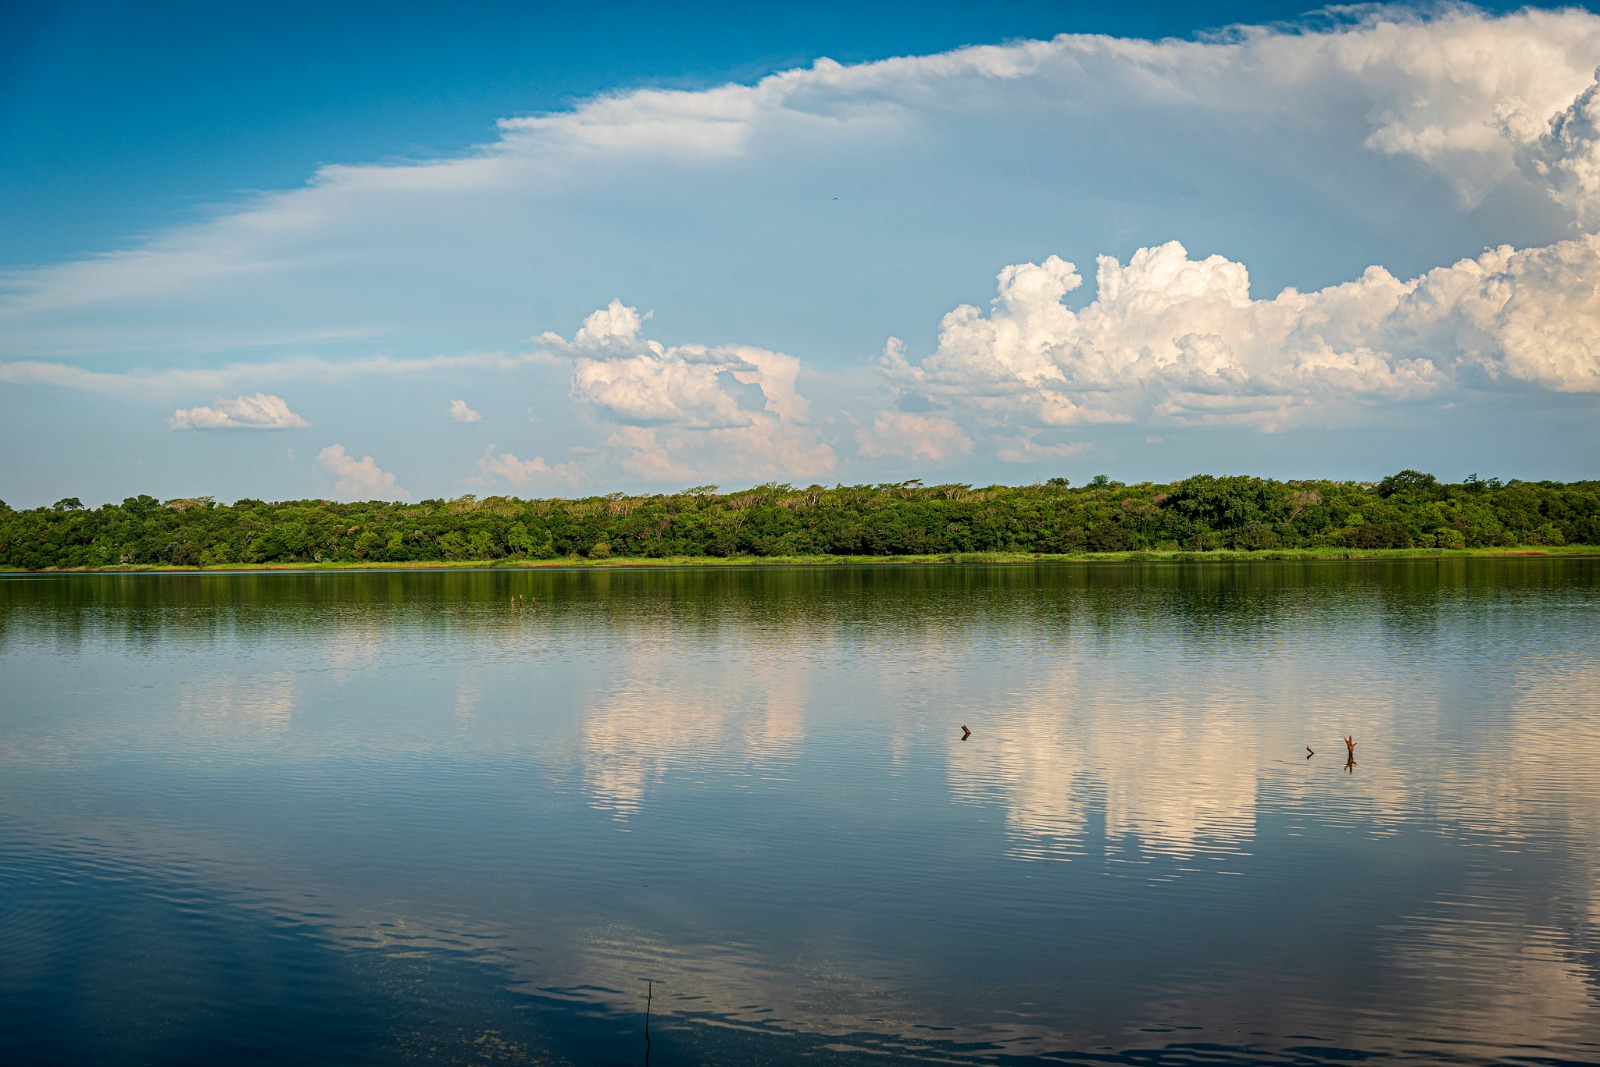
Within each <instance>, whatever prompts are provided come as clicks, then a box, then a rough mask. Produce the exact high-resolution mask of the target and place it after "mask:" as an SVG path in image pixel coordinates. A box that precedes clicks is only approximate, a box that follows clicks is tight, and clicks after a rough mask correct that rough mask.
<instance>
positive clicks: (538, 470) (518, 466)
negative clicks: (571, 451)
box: [478, 445, 578, 491]
mask: <svg viewBox="0 0 1600 1067" xmlns="http://www.w3.org/2000/svg"><path fill="white" fill-rule="evenodd" d="M478 473H479V475H480V476H481V477H483V478H484V479H485V480H487V481H489V482H501V483H504V484H506V485H509V486H511V487H512V488H513V489H520V490H523V491H528V490H532V489H536V488H542V487H545V486H548V485H550V484H551V483H561V484H565V485H576V484H577V481H578V470H577V468H576V467H574V466H573V465H572V464H570V463H556V464H550V463H546V462H545V459H544V457H543V456H534V457H533V458H532V459H523V458H521V457H520V456H517V455H515V454H514V453H511V452H500V451H497V450H496V449H495V446H494V445H489V446H488V447H487V448H485V449H484V450H483V455H481V456H479V457H478Z"/></svg>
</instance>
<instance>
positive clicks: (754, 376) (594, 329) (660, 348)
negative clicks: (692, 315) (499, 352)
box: [538, 300, 835, 482]
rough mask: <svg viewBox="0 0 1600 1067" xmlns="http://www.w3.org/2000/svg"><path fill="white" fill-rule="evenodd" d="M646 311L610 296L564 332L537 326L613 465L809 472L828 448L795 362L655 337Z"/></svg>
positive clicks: (638, 470) (674, 474) (817, 472)
mask: <svg viewBox="0 0 1600 1067" xmlns="http://www.w3.org/2000/svg"><path fill="white" fill-rule="evenodd" d="M648 318H649V316H648V315H640V314H639V312H638V311H637V310H636V309H635V308H632V307H629V306H627V305H625V304H623V303H622V302H621V301H620V300H612V301H611V303H610V305H608V306H607V307H605V308H602V309H600V310H598V311H596V312H594V313H593V314H591V315H589V316H588V317H587V318H586V319H585V320H584V322H583V325H582V326H581V327H580V328H579V329H578V331H577V332H576V333H575V334H574V335H573V338H572V340H571V341H567V340H565V339H564V338H562V337H561V336H560V335H558V334H554V333H545V334H542V335H541V336H540V337H539V338H538V341H539V343H540V344H541V345H542V346H543V348H544V350H545V351H546V352H549V353H551V354H554V355H557V356H560V357H562V358H565V359H567V360H569V361H570V362H571V367H572V382H571V385H572V397H573V399H574V400H576V401H577V402H578V403H579V404H580V405H581V406H582V407H583V408H584V409H585V410H587V411H588V412H589V413H590V414H591V415H592V417H593V418H595V419H596V420H597V421H599V422H600V423H601V424H602V425H606V426H610V427H611V428H612V429H611V431H610V432H609V433H608V435H607V437H606V439H605V444H606V446H607V447H608V448H609V449H611V450H612V452H613V453H614V454H615V455H616V456H617V457H618V461H619V463H620V465H621V467H622V469H624V470H626V471H628V472H629V473H631V474H634V475H635V476H637V477H641V478H645V479H647V480H650V481H657V482H659V481H677V480H679V479H681V478H685V477H699V476H702V475H704V476H708V477H740V476H742V477H749V478H752V479H754V480H757V481H767V480H772V479H779V480H787V479H791V478H813V477H818V476H821V475H823V474H826V473H828V472H829V471H831V470H833V468H834V464H835V456H834V452H833V449H832V448H831V447H830V446H829V445H827V444H826V443H824V442H822V441H821V440H819V439H818V437H817V436H816V434H815V433H814V431H813V430H812V428H811V426H810V425H809V421H808V418H807V415H808V410H809V406H810V405H809V403H808V402H807V400H806V398H805V397H803V396H801V395H800V393H799V391H798V388H797V382H798V378H799V373H800V361H799V360H798V359H796V358H795V357H793V356H788V355H784V354H783V353H781V352H771V351H768V350H766V349H762V348H755V347H752V346H749V345H722V346H716V347H710V346H706V345H700V344H686V345H678V346H671V347H668V346H665V345H662V344H661V343H660V342H658V341H653V340H646V339H645V338H643V337H641V336H640V332H641V330H642V328H643V324H644V322H645V320H646V319H648Z"/></svg>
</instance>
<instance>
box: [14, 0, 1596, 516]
mask: <svg viewBox="0 0 1600 1067" xmlns="http://www.w3.org/2000/svg"><path fill="white" fill-rule="evenodd" d="M461 6H462V7H469V8H470V9H471V10H469V11H461V10H455V9H453V8H452V7H449V6H446V5H422V4H405V3H387V4H376V3H372V4H364V3H350V4H340V5H327V7H328V8H331V9H332V10H331V11H330V10H327V9H325V8H324V7H323V6H313V5H312V4H309V3H299V2H296V0H281V2H277V3H272V4H264V3H239V4H231V5H216V4H210V3H207V4H201V3H188V2H163V0H152V2H147V3H138V4H134V3H106V2H62V3H43V2H29V0H0V449H3V452H4V455H5V458H6V462H5V463H4V464H0V499H3V500H4V501H6V502H7V503H8V504H10V505H11V506H13V507H33V506H40V505H45V504H49V503H52V502H54V501H56V500H58V499H60V498H63V497H69V496H76V497H79V498H80V499H82V500H83V501H84V502H85V503H89V504H94V503H99V502H104V501H117V500H121V499H122V498H123V497H126V496H131V495H135V494H138V493H149V494H151V495H153V496H157V497H159V498H162V499H170V498H175V497H189V496H196V495H210V496H214V497H216V498H217V499H219V500H233V499H237V498H240V497H255V498H261V499H298V498H307V497H311V498H330V499H367V498H375V497H381V498H386V499H405V500H420V499H426V498H436V497H442V498H453V497H457V496H460V495H462V494H465V493H474V494H477V495H479V496H487V495H492V494H497V493H508V494H513V495H517V496H568V497H570V496H584V495H591V494H601V493H607V492H612V491H626V492H641V491H643V492H662V491H673V490H677V489H681V488H684V487H688V486H695V485H706V484H716V485H720V486H722V487H723V488H724V489H733V488H742V487H744V486H748V485H752V484H758V483H763V482H789V483H793V484H797V485H807V484H813V483H821V484H828V485H831V484H834V483H836V482H844V483H846V484H854V483H863V482H865V483H880V482H898V481H903V480H905V479H909V478H920V479H922V480H923V481H924V482H926V483H927V484H939V483H945V482H963V483H972V484H989V483H993V482H1000V483H1006V484H1019V483H1027V482H1033V481H1037V480H1041V479H1044V478H1049V477H1067V478H1069V479H1071V480H1072V481H1073V483H1074V484H1081V483H1083V482H1084V481H1087V480H1088V479H1089V478H1090V477H1092V476H1093V475H1095V474H1101V473H1104V474H1107V475H1109V476H1111V477H1112V478H1115V479H1118V480H1122V481H1129V482H1134V481H1143V480H1147V479H1148V480H1159V481H1165V480H1170V479H1176V478H1181V477H1184V476H1187V475H1189V474H1194V473H1201V472H1206V473H1218V474H1222V473H1247V474H1258V475H1264V476H1271V477H1278V478H1297V477H1329V478H1338V479H1359V480H1375V479H1377V478H1379V477H1381V476H1383V475H1384V474H1388V473H1393V472H1394V471H1397V470H1400V469H1403V468H1416V469H1422V470H1428V471H1432V472H1434V473H1436V474H1438V475H1439V476H1440V477H1442V478H1446V479H1449V480H1458V479H1460V478H1462V477H1464V476H1466V475H1468V474H1470V473H1478V474H1480V475H1482V476H1484V477H1490V476H1497V477H1502V478H1512V477H1518V478H1527V479H1542V478H1555V479H1576V478H1591V477H1595V476H1596V468H1597V464H1596V460H1597V458H1600V418H1597V417H1596V416H1597V415H1600V294H1597V289H1596V284H1597V281H1600V236H1597V231H1600V89H1597V88H1596V78H1597V74H1596V68H1597V67H1600V15H1597V14H1596V13H1595V12H1593V11H1590V10H1585V9H1584V8H1582V7H1575V6H1562V7H1557V6H1533V7H1528V8H1522V7H1516V6H1513V5H1485V6H1477V7H1467V6H1461V5H1428V6H1417V5H1362V6H1356V7H1348V6H1344V7H1335V8H1324V9H1312V8H1307V7H1304V6H1303V5H1297V4H1283V3H1270V2H1240V3H1232V4H1223V3H1216V4H1204V3H1191V4H1181V5H1179V4H1172V5H1164V4H1145V5H1108V4H1087V3H1072V2H1046V0H1018V2H1015V3H974V2H967V3H941V2H930V3H917V4H908V3H901V4H874V3H870V2H866V0H860V2H855V3H834V2H823V3H816V4H807V5H789V6H781V5H772V4H759V5H758V4H744V3H726V2H725V3H708V4H697V5H664V4H659V3H656V4H645V3H610V4H604V3H602V4H592V5H585V6H583V7H582V9H581V10H578V9H577V6H575V5H574V6H555V5H545V4H537V3H522V4H492V3H489V4H481V5H461ZM1595 6H1596V7H1600V4H1597V5H1595ZM1124 8H1131V10H1123V9H1124Z"/></svg>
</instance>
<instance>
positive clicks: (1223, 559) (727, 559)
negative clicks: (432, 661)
mask: <svg viewBox="0 0 1600 1067" xmlns="http://www.w3.org/2000/svg"><path fill="white" fill-rule="evenodd" d="M1536 556H1595V557H1600V546H1597V545H1562V546H1553V545H1551V546H1540V547H1524V548H1460V549H1447V548H1373V549H1355V548H1283V549H1264V550H1258V551H1244V550H1233V551H1228V550H1221V551H1215V552H1188V551H1176V552H1174V551H1159V550H1153V549H1151V550H1143V551H1136V552H1058V553H1049V552H961V553H943V554H930V555H919V556H670V557H664V558H628V557H621V556H617V557H610V558H607V559H583V558H579V557H572V558H570V559H539V560H506V559H501V560H454V561H448V562H439V561H433V562H411V563H231V564H219V565H215V566H209V567H175V566H171V565H151V564H125V565H121V566H113V567H50V568H45V569H43V570H37V571H20V570H15V569H4V568H0V574H128V573H146V572H155V573H190V574H192V573H197V572H205V573H227V572H229V571H251V572H260V571H436V570H475V569H483V568H489V567H493V568H499V569H502V570H504V569H513V570H548V569H552V568H584V569H591V568H598V569H626V568H639V567H834V566H874V567H896V566H908V565H923V566H925V565H930V564H945V565H951V564H955V565H959V564H963V563H984V564H995V563H1000V564H1021V563H1034V564H1037V563H1195V564H1210V563H1251V562H1265V561H1281V560H1393V559H1511V558H1525V557H1536Z"/></svg>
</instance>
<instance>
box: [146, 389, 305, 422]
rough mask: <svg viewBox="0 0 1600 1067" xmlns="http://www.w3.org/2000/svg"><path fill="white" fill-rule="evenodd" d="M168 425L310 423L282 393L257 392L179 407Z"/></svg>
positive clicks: (169, 418) (171, 416)
mask: <svg viewBox="0 0 1600 1067" xmlns="http://www.w3.org/2000/svg"><path fill="white" fill-rule="evenodd" d="M167 425H168V426H171V427H172V428H173V429H174V430H296V429H300V428H302V427H305V426H309V425H311V424H310V423H309V422H307V421H306V420H305V419H303V418H301V417H300V416H299V415H296V414H295V413H294V412H292V411H290V410H289V405H288V404H287V403H285V402H284V400H283V398H282V397H278V396H271V395H269V394H267V393H256V394H255V395H254V396H240V397H235V398H234V399H232V400H224V399H222V397H220V396H219V397H217V401H216V406H215V407H196V408H179V409H178V410H177V411H174V412H173V413H172V414H171V415H170V416H168V418H167Z"/></svg>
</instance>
